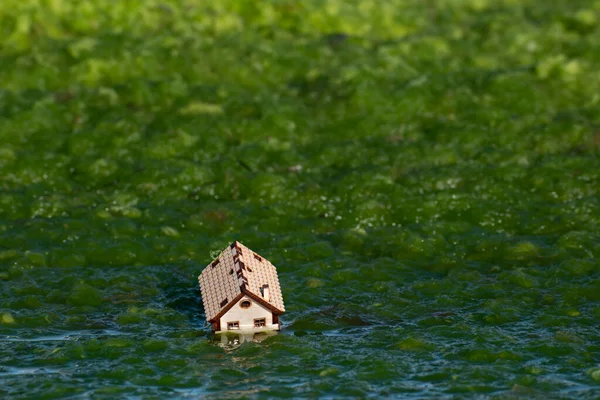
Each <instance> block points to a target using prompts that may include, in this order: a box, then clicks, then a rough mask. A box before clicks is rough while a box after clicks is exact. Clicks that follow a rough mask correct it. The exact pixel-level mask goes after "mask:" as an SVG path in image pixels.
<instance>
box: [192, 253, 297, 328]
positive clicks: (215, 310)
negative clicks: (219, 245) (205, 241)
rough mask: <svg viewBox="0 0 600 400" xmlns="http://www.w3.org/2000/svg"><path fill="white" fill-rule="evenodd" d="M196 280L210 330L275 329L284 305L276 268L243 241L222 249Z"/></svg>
mask: <svg viewBox="0 0 600 400" xmlns="http://www.w3.org/2000/svg"><path fill="white" fill-rule="evenodd" d="M198 282H199V283H200V290H201V292H202V302H203V304H204V312H205V314H206V319H207V320H208V322H210V323H211V324H212V326H213V331H214V332H216V333H220V332H225V331H255V332H256V331H264V330H279V328H280V324H279V316H280V315H281V314H283V312H284V311H285V308H284V306H283V297H282V295H281V287H280V286H279V279H278V278H277V270H276V269H275V267H274V266H273V264H271V263H270V262H269V260H267V259H265V258H263V257H261V256H259V255H258V254H256V253H254V252H253V251H252V250H250V249H249V248H247V247H246V246H244V245H243V244H241V243H239V242H233V243H232V244H231V245H230V246H229V247H227V248H226V249H225V250H223V251H222V252H221V254H220V255H219V257H217V258H216V259H215V260H213V262H211V263H210V264H209V265H208V266H207V267H206V268H204V270H203V271H202V273H201V274H200V276H199V277H198Z"/></svg>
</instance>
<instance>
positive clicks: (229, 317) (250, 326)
mask: <svg viewBox="0 0 600 400" xmlns="http://www.w3.org/2000/svg"><path fill="white" fill-rule="evenodd" d="M243 301H249V302H250V303H251V304H252V305H251V306H250V307H249V308H242V307H240V303H241V302H243ZM258 318H264V319H265V326H264V327H261V328H255V327H254V320H255V319H258ZM235 321H239V323H240V329H239V330H240V331H244V330H245V331H248V330H252V331H259V330H268V329H270V330H279V324H273V314H272V313H271V311H270V310H268V309H266V308H265V307H263V306H262V305H260V304H258V303H257V302H255V301H254V300H252V299H251V298H249V297H247V296H244V297H242V299H241V300H240V301H238V302H237V304H235V305H234V306H233V307H231V309H230V310H229V311H227V312H226V313H225V314H224V315H223V316H222V317H221V331H222V332H225V331H227V323H228V322H235ZM235 331H237V329H235Z"/></svg>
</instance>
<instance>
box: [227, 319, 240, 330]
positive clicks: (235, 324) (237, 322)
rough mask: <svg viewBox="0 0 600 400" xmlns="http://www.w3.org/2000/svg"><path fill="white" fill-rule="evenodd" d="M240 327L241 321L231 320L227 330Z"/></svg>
mask: <svg viewBox="0 0 600 400" xmlns="http://www.w3.org/2000/svg"><path fill="white" fill-rule="evenodd" d="M232 329H240V321H231V322H228V323H227V330H232Z"/></svg>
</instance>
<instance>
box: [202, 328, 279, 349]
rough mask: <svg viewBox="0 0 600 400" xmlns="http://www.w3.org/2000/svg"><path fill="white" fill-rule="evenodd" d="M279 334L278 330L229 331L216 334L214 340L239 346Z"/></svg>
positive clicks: (229, 345)
mask: <svg viewBox="0 0 600 400" xmlns="http://www.w3.org/2000/svg"><path fill="white" fill-rule="evenodd" d="M277 334H278V332H277V331H264V332H227V333H221V334H216V335H215V336H214V338H213V341H214V342H215V343H217V344H219V345H220V346H222V347H237V346H239V345H242V344H243V343H246V342H255V343H258V342H262V341H263V340H265V339H267V338H269V337H271V336H275V335H277Z"/></svg>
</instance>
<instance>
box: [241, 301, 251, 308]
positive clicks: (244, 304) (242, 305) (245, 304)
mask: <svg viewBox="0 0 600 400" xmlns="http://www.w3.org/2000/svg"><path fill="white" fill-rule="evenodd" d="M251 305H252V303H251V302H250V300H244V301H242V302H241V303H240V307H242V308H250V306H251Z"/></svg>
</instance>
